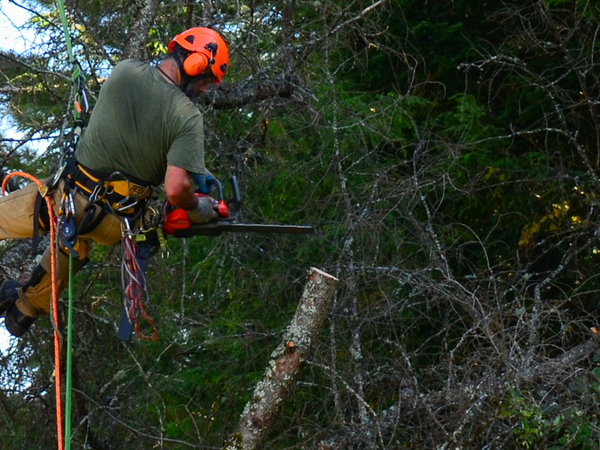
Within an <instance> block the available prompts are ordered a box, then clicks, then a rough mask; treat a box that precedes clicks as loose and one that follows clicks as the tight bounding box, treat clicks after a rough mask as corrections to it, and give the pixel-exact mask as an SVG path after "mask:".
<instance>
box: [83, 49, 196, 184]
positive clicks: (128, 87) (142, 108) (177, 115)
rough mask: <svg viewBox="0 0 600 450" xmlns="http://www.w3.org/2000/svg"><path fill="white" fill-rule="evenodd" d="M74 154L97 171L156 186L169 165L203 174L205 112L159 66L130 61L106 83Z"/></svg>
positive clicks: (121, 65)
mask: <svg viewBox="0 0 600 450" xmlns="http://www.w3.org/2000/svg"><path fill="white" fill-rule="evenodd" d="M75 156H76V158H77V161H79V162H80V163H81V164H83V165H84V166H86V167H88V168H90V169H92V170H96V171H98V172H102V173H105V174H107V175H108V174H111V173H113V172H114V171H119V172H121V173H123V174H124V175H130V176H133V177H135V178H138V179H140V180H143V181H146V182H148V183H150V184H153V185H155V186H156V185H159V184H161V183H162V182H163V181H164V177H165V172H166V170H167V165H172V166H176V167H179V168H182V169H185V170H187V171H189V172H192V173H199V174H203V173H205V172H206V168H205V166H204V128H203V120H202V114H200V111H199V110H198V108H197V107H196V106H194V104H193V103H192V102H191V101H190V100H189V99H188V98H187V97H186V96H185V94H184V93H183V92H181V90H180V89H179V88H178V87H176V86H175V85H173V84H172V83H169V82H168V81H166V80H165V79H164V78H163V77H162V76H161V75H160V73H159V72H158V70H157V69H156V68H155V67H152V66H150V65H148V64H146V63H143V62H140V61H136V60H132V59H129V60H125V61H123V62H121V63H119V64H117V65H116V66H115V68H114V69H113V71H112V73H111V75H110V76H109V77H108V78H107V80H106V81H105V82H104V85H103V86H102V89H101V90H100V96H99V98H98V102H97V103H96V105H95V106H94V110H93V112H92V115H91V117H90V121H89V125H88V127H87V129H86V130H85V132H84V134H83V136H82V138H81V141H80V142H79V145H78V147H77V151H76V153H75Z"/></svg>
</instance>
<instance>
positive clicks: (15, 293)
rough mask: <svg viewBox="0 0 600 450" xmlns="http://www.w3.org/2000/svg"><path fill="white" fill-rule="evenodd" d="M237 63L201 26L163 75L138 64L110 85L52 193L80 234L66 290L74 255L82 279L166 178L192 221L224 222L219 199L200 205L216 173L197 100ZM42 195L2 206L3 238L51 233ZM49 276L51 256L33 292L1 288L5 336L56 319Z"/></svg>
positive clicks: (64, 264)
mask: <svg viewBox="0 0 600 450" xmlns="http://www.w3.org/2000/svg"><path fill="white" fill-rule="evenodd" d="M228 64H229V54H228V49H227V45H226V44H225V42H224V41H223V39H222V37H221V36H220V35H219V34H218V33H217V32H215V31H214V30H211V29H208V28H192V29H189V30H187V31H185V32H183V33H181V34H179V35H177V36H176V37H175V38H174V39H173V40H172V41H171V42H170V44H169V56H168V57H167V58H166V59H165V60H163V61H162V62H161V63H160V64H159V65H158V66H156V67H153V66H150V65H148V64H146V63H143V62H140V61H135V60H126V61H123V62H121V63H119V64H118V65H117V66H115V68H114V69H113V71H112V73H111V75H110V76H109V77H108V79H107V80H106V81H105V83H104V85H103V86H102V89H101V91H100V95H99V98H98V102H97V104H96V105H95V107H94V110H93V112H92V115H91V117H90V121H89V125H88V127H87V129H86V131H85V133H84V134H83V136H82V139H81V141H80V142H79V145H78V148H77V150H76V152H75V160H73V161H71V162H70V163H69V164H68V166H67V168H66V169H65V171H64V173H62V174H60V177H59V178H56V180H55V181H56V182H55V183H53V185H54V186H53V187H52V190H51V194H49V195H51V200H52V203H53V210H54V214H55V215H58V214H59V212H62V216H60V217H61V218H62V220H63V223H65V222H68V221H69V220H70V221H72V225H73V226H74V228H76V229H77V231H78V233H77V235H76V236H75V237H74V238H73V239H72V240H71V241H69V240H67V243H66V244H64V245H62V248H61V250H62V251H61V252H58V264H57V265H58V268H57V289H58V292H61V291H62V290H63V289H64V288H65V287H66V284H67V282H68V252H69V251H70V252H71V254H73V255H75V256H76V258H75V259H74V264H73V267H74V270H75V271H77V270H79V269H80V268H81V267H82V266H83V264H84V263H85V261H86V257H87V255H88V254H89V252H90V251H91V249H92V246H93V243H94V242H96V243H99V244H102V245H114V244H117V243H118V242H119V241H120V240H121V237H122V228H121V227H122V224H123V221H124V219H128V223H131V224H133V223H136V221H137V220H138V219H139V217H140V216H141V215H142V214H143V212H144V209H145V206H146V203H147V201H148V199H149V197H150V195H151V193H152V188H153V187H155V186H158V185H159V184H161V183H162V182H163V180H164V190H165V194H166V196H167V199H168V200H169V201H170V202H171V203H172V204H173V205H175V206H177V207H180V208H182V209H184V210H185V211H186V212H187V214H188V216H189V218H190V220H191V221H192V222H196V223H201V222H207V221H210V220H211V219H214V218H216V217H217V213H216V212H215V211H214V210H213V199H211V198H210V197H201V198H198V197H197V196H196V195H195V192H194V188H193V183H192V177H202V176H204V175H206V174H209V172H208V171H207V170H206V167H205V165H204V130H203V120H202V115H201V114H200V112H199V110H198V108H197V107H196V105H195V103H194V100H195V99H196V98H197V97H198V96H199V95H200V94H201V93H202V92H204V90H205V89H206V88H207V86H209V85H211V84H215V83H220V82H221V80H222V78H223V76H224V75H225V72H226V71H227V68H228ZM36 197H38V188H37V186H36V185H35V184H31V185H29V186H27V187H25V188H23V189H21V190H18V191H15V192H13V193H11V194H10V195H8V196H6V197H2V198H0V240H3V239H16V238H27V237H32V236H33V235H34V234H35V233H36V228H37V227H36V226H34V223H35V222H37V221H38V217H39V221H40V223H41V226H42V229H43V230H48V229H49V223H48V219H47V217H44V211H43V209H39V208H38V206H37V205H39V204H40V202H39V199H38V202H37V203H36ZM42 203H44V202H42ZM71 205H73V206H74V208H72V206H71ZM36 209H38V210H39V214H38V213H37V212H36ZM72 209H74V210H72ZM46 216H47V214H46ZM44 219H45V220H44ZM67 225H68V223H67ZM50 272H51V261H50V250H49V249H48V250H46V252H45V253H44V255H43V257H42V261H41V263H40V264H39V266H37V267H36V268H35V269H34V270H33V272H32V274H31V277H30V279H29V280H28V282H27V283H26V284H24V285H20V284H19V283H17V282H16V281H14V280H6V281H4V283H3V284H2V285H1V286H0V314H5V325H6V328H7V329H8V331H9V332H10V333H11V334H13V335H14V336H21V335H23V333H25V332H26V331H27V330H28V329H29V327H30V326H31V324H32V323H33V321H34V320H35V318H36V317H38V316H39V315H40V314H48V313H49V310H50V303H51V295H52V294H51V293H52V285H51V284H52V283H51V276H50Z"/></svg>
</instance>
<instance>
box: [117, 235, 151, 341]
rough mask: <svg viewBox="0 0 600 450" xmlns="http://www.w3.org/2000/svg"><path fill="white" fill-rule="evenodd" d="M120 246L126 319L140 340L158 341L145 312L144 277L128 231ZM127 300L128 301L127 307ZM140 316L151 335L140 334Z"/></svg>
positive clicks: (147, 297) (145, 288) (149, 318)
mask: <svg viewBox="0 0 600 450" xmlns="http://www.w3.org/2000/svg"><path fill="white" fill-rule="evenodd" d="M122 245H123V260H122V263H121V264H122V266H121V284H122V290H123V302H124V306H125V310H126V311H127V318H128V319H129V320H130V321H131V322H133V324H134V328H135V333H136V334H137V336H138V337H139V338H140V339H143V340H147V341H156V340H157V339H158V331H157V330H156V327H155V326H154V320H152V318H151V317H150V315H149V314H148V312H147V311H146V303H147V302H148V300H149V295H148V287H147V285H146V277H145V275H144V271H143V270H142V268H141V267H140V264H139V262H138V260H137V248H136V246H135V242H134V237H133V233H132V232H131V231H130V230H128V229H126V230H125V232H124V233H123V240H122ZM127 299H129V305H127ZM140 315H141V316H142V318H143V319H144V320H145V321H146V322H147V323H148V325H149V326H150V328H151V330H152V334H151V335H146V334H144V333H143V332H142V329H141V325H140Z"/></svg>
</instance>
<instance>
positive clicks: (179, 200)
mask: <svg viewBox="0 0 600 450" xmlns="http://www.w3.org/2000/svg"><path fill="white" fill-rule="evenodd" d="M165 194H166V195H167V199H168V200H169V201H170V202H171V203H172V204H173V205H175V206H177V207H179V208H181V209H183V210H185V211H186V212H187V215H188V217H189V218H190V220H191V221H192V222H196V223H202V222H208V221H209V220H211V219H215V218H216V217H218V214H217V212H216V211H214V210H213V207H212V204H213V199H212V198H210V197H200V198H198V197H196V194H195V193H194V186H193V185H192V180H191V178H190V175H189V173H188V171H187V170H185V169H182V168H180V167H176V166H167V173H166V175H165Z"/></svg>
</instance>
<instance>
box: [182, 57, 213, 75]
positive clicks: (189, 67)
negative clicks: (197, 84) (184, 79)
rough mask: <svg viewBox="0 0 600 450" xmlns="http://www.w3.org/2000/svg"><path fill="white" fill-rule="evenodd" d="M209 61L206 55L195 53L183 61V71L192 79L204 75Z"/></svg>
mask: <svg viewBox="0 0 600 450" xmlns="http://www.w3.org/2000/svg"><path fill="white" fill-rule="evenodd" d="M208 64H209V61H208V57H207V56H206V55H203V54H202V53H198V52H194V53H192V54H190V55H189V56H188V57H187V58H185V61H183V71H184V72H185V73H186V74H187V75H188V76H190V77H195V76H197V75H200V74H201V73H203V72H204V71H205V70H206V69H207V67H208Z"/></svg>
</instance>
